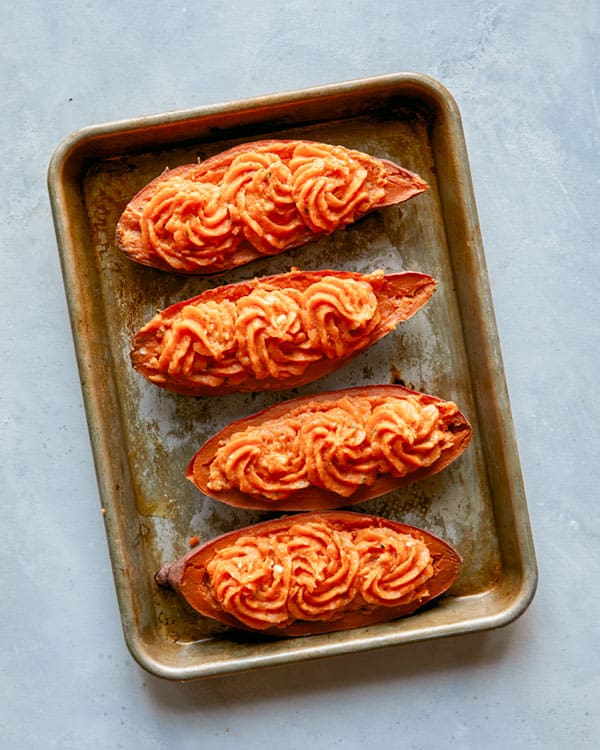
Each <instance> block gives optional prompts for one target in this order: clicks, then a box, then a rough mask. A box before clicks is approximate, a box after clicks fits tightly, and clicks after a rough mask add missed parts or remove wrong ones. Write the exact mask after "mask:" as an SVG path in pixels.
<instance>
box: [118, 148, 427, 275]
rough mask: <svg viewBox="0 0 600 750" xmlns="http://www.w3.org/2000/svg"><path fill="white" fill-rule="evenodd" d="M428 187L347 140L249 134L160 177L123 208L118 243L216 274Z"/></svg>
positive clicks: (134, 254) (171, 264)
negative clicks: (329, 141) (262, 138)
mask: <svg viewBox="0 0 600 750" xmlns="http://www.w3.org/2000/svg"><path fill="white" fill-rule="evenodd" d="M427 188H428V185H427V183H426V182H425V181H424V180H422V179H421V178H420V177H419V176H418V175H416V174H414V173H412V172H409V171H408V170H406V169H404V168H403V167H400V166H398V165H397V164H394V163H393V162H391V161H388V160H385V159H377V158H375V157H372V156H369V155H367V154H364V153H361V152H360V151H355V150H352V149H348V148H345V147H343V146H332V145H329V144H325V143H317V142H313V141H290V140H283V141H276V140H268V141H257V142H254V143H245V144H242V145H239V146H236V147H234V148H231V149H229V150H227V151H224V152H222V153H220V154H217V155H215V156H212V157H210V158H209V159H206V160H205V161H203V162H200V163H198V164H187V165H183V166H179V167H175V168H174V169H168V170H166V171H165V172H163V174H161V175H160V176H158V177H156V178H155V179H154V180H152V182H150V183H149V184H148V185H146V187H144V188H143V189H142V190H140V192H139V193H137V195H135V196H134V197H133V198H132V199H131V201H130V202H129V204H128V205H127V206H126V208H125V210H124V212H123V214H122V215H121V217H120V219H119V222H118V224H117V244H118V246H119V247H120V249H121V250H122V251H123V252H124V253H125V254H126V255H127V256H128V257H129V258H131V260H134V261H137V262H138V263H142V264H144V265H147V266H152V267H154V268H158V269H161V270H164V271H172V272H176V273H180V274H196V275H202V274H215V273H220V272H222V271H226V270H227V269H230V268H234V267H237V266H240V265H243V264H244V263H248V262H250V261H252V260H255V259H256V258H259V257H261V256H265V255H277V254H279V253H281V252H283V251H284V250H287V249H289V248H292V247H298V246H300V245H304V244H305V243H307V242H310V241H311V240H313V239H316V238H318V237H321V236H323V235H327V234H331V233H332V232H334V231H335V230H337V229H341V228H343V227H345V226H347V225H348V224H350V223H352V222H354V221H356V220H357V219H359V218H360V217H362V216H364V215H365V214H366V213H368V212H369V211H372V210H373V209H377V208H383V207H384V206H389V205H393V204H397V203H401V202H402V201H406V200H408V199H409V198H411V197H413V196H415V195H418V194H419V193H422V192H424V191H425V190H427Z"/></svg>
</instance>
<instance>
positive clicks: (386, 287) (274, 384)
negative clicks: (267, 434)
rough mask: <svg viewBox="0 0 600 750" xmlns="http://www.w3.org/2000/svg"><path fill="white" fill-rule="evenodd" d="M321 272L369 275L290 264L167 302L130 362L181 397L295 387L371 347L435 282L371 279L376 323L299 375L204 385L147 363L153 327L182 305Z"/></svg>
mask: <svg viewBox="0 0 600 750" xmlns="http://www.w3.org/2000/svg"><path fill="white" fill-rule="evenodd" d="M326 277H335V278H337V279H341V280H344V279H351V280H354V281H364V280H368V279H370V278H371V275H366V274H360V273H354V272H351V271H335V270H321V271H301V270H297V269H294V270H292V271H291V272H290V273H287V274H278V275H274V276H268V277H262V278H254V279H251V280H249V281H241V282H237V283H233V284H228V285H225V286H220V287H215V288H213V289H209V290H207V291H205V292H204V293H203V294H201V295H198V296H196V297H193V298H191V299H188V300H183V301H181V302H177V303H175V304H174V305H171V306H170V307H168V308H166V309H165V310H163V311H162V312H160V313H159V314H157V315H156V316H154V318H152V320H151V321H149V322H148V323H147V324H146V325H145V326H144V327H143V328H142V329H140V331H138V332H137V334H136V335H135V336H134V338H133V342H132V349H131V353H130V356H131V363H132V366H133V367H134V368H135V369H136V370H137V371H138V372H139V373H140V374H141V375H142V376H143V377H145V378H146V379H148V380H150V381H151V382H152V383H154V384H155V385H157V386H159V387H161V388H164V389H166V390H169V391H171V392H173V393H178V394H181V395H186V396H220V395H225V394H228V393H234V392H257V391H279V390H284V389H290V388H297V387H299V386H302V385H306V384H307V383H311V382H314V381H315V380H318V379H319V378H322V377H324V376H325V375H328V374H329V373H331V372H333V371H335V370H337V369H338V368H340V367H342V366H343V365H345V364H346V363H347V362H349V361H350V360H351V359H353V358H354V357H356V356H358V354H360V352H362V351H364V350H365V349H367V348H368V347H370V346H372V345H373V344H374V343H376V342H377V341H379V340H380V339H381V338H383V337H384V336H386V335H387V334H388V333H389V332H390V331H392V330H393V329H394V328H396V327H397V326H398V325H399V324H400V323H402V322H404V321H406V320H408V319H409V318H410V317H412V316H413V315H414V314H415V313H416V312H418V311H419V310H420V309H421V308H422V307H423V306H424V305H425V304H427V302H428V301H429V299H430V298H431V297H432V295H433V294H434V292H435V289H436V281H435V280H434V279H433V278H432V277H431V276H428V275H427V274H423V273H416V272H403V273H396V274H388V275H385V276H383V280H382V281H381V283H379V282H378V283H374V284H373V291H374V293H375V295H376V297H377V301H378V307H379V312H380V314H381V321H380V324H379V325H378V326H377V328H376V329H374V330H373V331H372V332H371V333H370V334H369V335H368V337H367V338H366V339H365V342H364V346H362V347H360V348H359V349H357V350H354V351H352V352H351V353H350V354H349V355H348V356H344V357H341V358H335V359H329V358H327V357H322V358H321V359H319V360H317V361H315V362H313V363H311V364H310V365H309V366H308V368H307V369H306V371H305V372H304V373H302V374H301V375H294V376H289V377H285V378H275V377H273V376H271V375H269V376H268V377H265V378H260V379H259V378H256V377H252V376H250V377H248V378H247V379H246V380H244V381H243V382H241V383H237V382H224V383H222V384H220V385H206V384H202V383H199V382H195V381H194V380H193V379H192V378H190V377H186V376H184V375H182V374H180V373H170V372H164V371H159V370H157V368H156V367H153V366H152V365H151V364H150V361H149V357H148V354H147V352H148V351H149V350H150V349H151V347H152V346H153V342H154V340H155V337H156V335H157V332H158V331H159V330H160V329H161V328H164V327H168V326H169V325H171V324H172V322H173V321H174V319H175V318H176V316H177V315H178V313H179V312H180V311H181V310H182V309H183V308H184V307H185V306H187V305H190V304H194V303H198V302H216V303H219V304H222V303H224V302H227V301H236V300H239V299H240V298H242V297H245V296H247V295H249V294H250V293H251V292H252V291H253V290H255V289H265V290H267V289H268V290H279V289H286V288H291V289H296V290H299V291H302V290H304V289H305V288H307V287H308V286H309V285H311V284H314V283H317V282H318V281H320V280H321V279H323V278H326Z"/></svg>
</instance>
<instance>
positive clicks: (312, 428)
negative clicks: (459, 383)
mask: <svg viewBox="0 0 600 750" xmlns="http://www.w3.org/2000/svg"><path fill="white" fill-rule="evenodd" d="M470 438H471V426H470V425H469V423H468V422H467V420H466V418H465V417H464V415H463V414H461V412H460V411H459V410H458V407H457V406H456V405H455V404H454V403H452V402H451V401H443V400H442V399H439V398H436V397H434V396H430V395H427V394H424V393H418V392H416V391H410V390H408V389H406V388H403V387H402V386H399V385H376V386H365V387H360V386H359V387H356V388H348V389H344V390H339V391H333V392H329V393H321V394H315V395H310V396H303V397H301V398H295V399H292V400H290V401H286V402H283V403H279V404H276V405H275V406H271V407H269V408H268V409H265V410H263V411H262V412H259V413H258V414H255V415H253V416H251V417H248V418H245V419H240V420H238V421H236V422H233V423H231V424H230V425H228V426H227V427H225V428H224V429H223V430H221V431H220V432H218V433H217V434H216V435H214V436H213V437H212V438H210V439H209V440H208V441H207V442H206V443H205V444H204V445H203V446H202V447H201V448H200V449H199V450H198V451H197V452H196V454H195V455H194V457H193V458H192V460H191V461H190V463H189V466H188V468H187V472H186V476H187V478H188V479H189V480H191V481H192V482H193V483H194V484H195V485H196V487H198V489H200V490H201V491H202V492H204V493H205V494H207V495H209V496H211V497H213V498H215V499H216V500H219V501H221V502H224V503H227V504H229V505H234V506H238V507H241V508H252V509H269V510H322V509H328V508H329V509H331V508H339V507H342V506H347V505H354V504H356V503H360V502H364V501H365V500H369V499H371V498H374V497H378V496H380V495H383V494H385V493H386V492H389V491H391V490H393V489H396V488H398V487H402V486H405V485H407V484H410V483H412V482H415V481H417V480H420V479H423V478H425V477H427V476H431V475H433V474H436V473H437V472H439V471H441V470H442V469H443V468H445V467H446V466H447V465H448V464H450V463H451V462H452V461H454V460H455V459H456V458H457V457H458V456H459V455H460V454H461V453H462V452H463V451H464V450H465V448H466V447H467V445H468V443H469V440H470Z"/></svg>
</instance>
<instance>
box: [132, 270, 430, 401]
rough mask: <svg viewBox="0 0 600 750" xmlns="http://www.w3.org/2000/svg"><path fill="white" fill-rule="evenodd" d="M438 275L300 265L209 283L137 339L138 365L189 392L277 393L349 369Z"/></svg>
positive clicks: (155, 379)
mask: <svg viewBox="0 0 600 750" xmlns="http://www.w3.org/2000/svg"><path fill="white" fill-rule="evenodd" d="M435 286H436V282H435V281H434V279H432V278H431V276H427V275H426V274H421V273H396V274H389V275H384V273H383V271H376V272H374V273H371V274H360V273H353V272H349V271H329V270H326V271H298V270H294V271H292V272H291V273H287V274H280V275H277V276H269V277H263V278H259V279H253V280H251V281H242V282H238V283H235V284H229V285H227V286H221V287H217V288H214V289H209V290H208V291H206V292H204V293H203V294H201V295H199V296H197V297H194V298H192V299H188V300H184V301H182V302H178V303H177V304H174V305H172V306H170V307H168V308H167V309H166V310H163V311H162V312H160V313H158V314H157V315H155V316H154V318H152V320H150V322H149V323H147V325H145V326H144V327H143V328H142V329H141V330H140V331H139V332H138V333H137V334H136V335H135V337H134V339H133V346H132V351H131V362H132V365H133V367H134V368H135V369H136V370H137V371H138V372H139V373H140V374H141V375H143V376H144V377H145V378H147V379H148V380H149V381H150V382H152V383H154V384H155V385H158V386H160V387H162V388H166V389H168V390H170V391H173V392H175V393H180V394H184V395H190V396H210V395H222V394H225V393H231V392H234V391H245V392H248V391H274V390H282V389H287V388H295V387H297V386H300V385H304V384H306V383H310V382H312V381H314V380H317V379H318V378H321V377H323V376H324V375H327V374H328V373H330V372H332V371H334V370H336V369H337V368H339V367H341V366H342V365H343V364H345V363H346V362H347V361H349V360H350V359H351V358H352V357H354V356H356V355H357V354H358V353H360V352H361V351H363V350H364V349H366V348H367V347H369V346H371V345H372V344H374V343H375V342H376V341H378V340H379V339H381V338H383V337H384V336H385V335H386V334H387V333H389V332H390V331H392V330H393V329H394V328H395V327H396V326H397V325H398V324H399V323H401V322H403V321H405V320H407V319H408V318H410V317H411V316H412V315H414V313H416V312H417V311H418V310H419V309H420V308H421V307H423V305H425V303H426V302H427V301H428V300H429V299H430V297H431V295H432V294H433V292H434V290H435Z"/></svg>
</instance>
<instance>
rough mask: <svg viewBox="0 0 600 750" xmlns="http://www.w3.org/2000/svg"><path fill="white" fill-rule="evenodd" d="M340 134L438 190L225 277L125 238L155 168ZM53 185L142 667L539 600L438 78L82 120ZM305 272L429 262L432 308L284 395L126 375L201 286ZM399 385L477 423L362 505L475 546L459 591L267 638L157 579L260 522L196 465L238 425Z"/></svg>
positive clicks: (362, 641)
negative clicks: (162, 317) (419, 604)
mask: <svg viewBox="0 0 600 750" xmlns="http://www.w3.org/2000/svg"><path fill="white" fill-rule="evenodd" d="M262 138H304V139H312V140H318V141H325V142H330V143H336V144H342V145H344V146H348V147H350V148H356V149H359V150H361V151H366V152H368V153H371V154H373V155H376V156H380V157H383V158H387V159H391V160H392V161H395V162H398V163H400V164H402V165H403V166H405V167H407V168H408V169H410V170H413V171H416V172H418V173H419V174H420V175H421V176H423V177H424V178H425V179H426V180H427V181H428V183H429V184H430V186H431V187H430V190H429V191H428V192H427V193H425V194H423V195H420V196H418V197H416V198H414V199H412V200H410V201H408V202H407V203H403V204H401V205H400V206H395V207H390V208H386V209H382V210H380V211H377V212H374V213H372V214H370V215H369V216H367V217H365V218H364V219H362V220H360V221H359V222H357V223H356V224H354V225H352V226H350V227H348V228H347V229H345V230H344V231H340V232H338V233H337V234H334V235H333V236H331V237H328V238H325V239H321V240H319V241H317V242H315V243H313V244H311V245H308V246H305V247H303V248H298V249H295V250H293V251H291V252H288V253H285V254H282V255H279V256H275V257H270V258H265V259H263V260H260V261H256V262H254V263H253V264H251V265H248V266H245V267H242V268H239V269H236V270H234V271H231V272H229V273H227V274H225V275H223V276H222V277H219V278H218V279H214V278H213V279H210V280H203V279H200V278H182V277H178V276H175V275H171V274H166V273H163V272H160V271H156V270H153V269H150V268H145V267H143V266H140V265H137V264H134V263H132V262H131V261H129V260H128V259H126V258H125V257H124V256H123V255H122V254H121V253H120V252H119V251H118V249H117V247H116V243H115V225H116V223H117V220H118V218H119V216H120V213H121V211H122V210H123V208H124V207H125V204H126V203H127V201H128V200H129V199H130V198H131V197H132V196H133V195H134V194H135V193H136V192H137V190H139V189H140V188H141V187H142V186H143V185H144V184H145V183H147V182H148V181H149V180H150V179H152V178H153V177H155V176H156V175H157V174H159V173H160V172H162V171H163V169H165V168H166V167H174V166H176V165H179V164H185V163H190V162H194V161H197V160H198V159H204V158H206V157H208V156H210V155H212V154H215V153H217V152H219V151H222V150H224V149H226V148H229V147H230V146H233V145H235V144H237V143H240V142H244V141H249V140H258V139H262ZM48 180H49V190H50V197H51V203H52V209H53V215H54V220H55V226H56V233H57V240H58V247H59V251H60V256H61V263H62V269H63V275H64V280H65V290H66V294H67V299H68V304H69V311H70V316H71V323H72V328H73V335H74V341H75V346H76V351H77V357H78V365H79V370H80V377H81V383H82V389H83V395H84V401H85V406H86V413H87V419H88V424H89V430H90V437H91V441H92V446H93V452H94V460H95V465H96V472H97V477H98V485H99V491H100V497H101V502H102V507H103V509H104V519H105V524H106V532H107V539H108V544H109V549H110V554H111V561H112V566H113V572H114V577H115V584H116V590H117V594H118V601H119V607H120V613H121V618H122V622H123V630H124V634H125V638H126V641H127V644H128V646H129V648H130V650H131V653H132V654H133V656H134V657H135V658H136V659H137V661H138V662H139V663H140V664H141V665H142V666H143V667H144V668H146V669H148V670H149V671H150V672H153V673H154V674H157V675H159V676H162V677H165V678H169V679H177V680H184V679H192V678H197V677H202V676H207V675H213V674H218V673H223V672H231V671H238V670H246V669H251V668H255V667H260V666H266V665H272V664H278V663H285V662H293V661H296V660H301V659H307V658H316V657H320V656H328V655H333V654H341V653H346V652H355V651H360V650H365V649H370V648H376V647H383V646H391V645H394V644H399V643H407V642H410V641H417V640H423V639H427V638H435V637H440V636H444V635H451V634H454V635H455V634H458V633H464V632H472V631H475V630H481V629H486V628H492V627H498V626H500V625H505V624H507V623H509V622H511V621H512V620H513V619H514V618H516V617H517V616H518V615H519V614H521V613H522V612H523V611H524V609H525V608H526V607H527V605H528V603H529V602H530V600H531V598H532V596H533V594H534V591H535V586H536V580H537V572H536V564H535V556H534V550H533V544H532V539H531V532H530V527H529V520H528V515H527V508H526V499H525V494H524V489H523V482H522V477H521V471H520V466H519V459H518V453H517V447H516V444H515V437H514V432H513V425H512V419H511V413H510V405H509V400H508V395H507V389H506V383H505V380H504V373H503V369H502V360H501V353H500V349H499V344H498V337H497V332H496V327H495V321H494V315H493V308H492V303H491V297H490V292H489V285H488V278H487V272H486V267H485V258H484V253H483V248H482V243H481V237H480V233H479V227H478V221H477V214H476V208H475V201H474V197H473V191H472V184H471V179H470V173H469V167H468V160H467V153H466V149H465V144H464V139H463V132H462V127H461V121H460V115H459V112H458V110H457V107H456V104H455V102H454V100H453V99H452V97H451V96H450V94H449V93H448V92H447V91H446V90H445V89H444V88H443V87H442V86H441V85H440V84H438V83H437V82H436V81H433V80H432V79H430V78H428V77H425V76H422V75H417V74H400V75H394V76H385V77H381V78H372V79H366V80H361V81H353V82H348V83H343V84H339V85H333V86H327V87H324V88H321V89H319V90H304V91H299V92H292V93H287V94H281V95H274V96H269V97H264V98H260V99H255V100H250V101H248V100H247V101H241V102H233V103H230V104H225V105H222V106H211V107H207V108H200V109H194V110H190V111H185V112H175V113H168V114H165V115H157V116H154V117H148V118H143V119H136V120H133V121H123V122H118V123H112V124H108V125H102V126H95V127H90V128H86V129H84V130H81V131H78V132H76V133H74V134H72V135H71V136H69V137H68V138H67V139H65V141H63V143H61V144H60V145H59V147H58V148H57V150H56V152H55V154H54V155H53V158H52V161H51V164H50V169H49V175H48ZM292 266H295V267H299V268H302V269H306V270H309V269H321V268H334V269H344V270H352V271H360V272H369V271H372V270H375V269H377V268H382V269H383V270H384V271H386V272H389V273H392V272H397V271H401V270H410V271H422V272H425V273H428V274H431V275H432V276H434V277H435V278H436V279H437V281H438V289H437V291H436V294H435V295H434V297H433V299H432V300H431V301H430V302H429V303H428V305H427V306H426V307H425V308H423V309H422V310H421V311H419V312H418V313H417V314H416V315H415V316H414V318H412V319H410V320H409V321H407V322H405V323H404V324H402V325H401V326H399V328H398V329H397V330H396V331H394V332H393V333H391V334H389V335H388V336H387V337H386V338H385V339H383V340H382V341H380V342H378V343H377V344H376V345H375V346H374V347H373V348H371V349H370V350H368V351H367V352H364V353H362V354H361V355H360V356H359V357H357V358H356V359H355V360H354V361H353V362H351V363H350V364H348V365H347V366H345V367H344V368H342V369H341V370H339V371H338V372H336V373H334V374H332V375H330V376H328V377H326V378H323V379H322V380H320V381H318V382H317V383H313V384H311V385H308V386H304V387H303V388H300V389H294V390H293V391H285V392H281V393H278V394H273V393H270V394H234V395H229V396H222V397H214V398H189V397H185V396H179V395H175V394H171V393H168V392H166V391H164V390H161V389H159V388H157V387H155V386H153V385H151V384H150V383H148V382H147V381H145V380H144V379H142V378H141V377H140V376H139V375H138V374H137V373H136V372H134V371H133V369H132V368H131V365H130V362H129V350H130V346H131V338H132V336H133V334H134V333H135V332H136V331H137V330H138V329H139V328H140V327H141V326H142V325H143V324H144V323H146V322H147V321H148V320H149V319H150V318H151V317H152V316H153V315H154V313H155V311H156V310H157V309H161V308H164V307H166V306H168V305H170V304H172V303H174V302H176V301H178V300H181V299H185V298H187V297H191V296H194V295H196V294H199V293H201V292H202V291H204V290H205V289H207V288H209V287H212V286H215V285H220V284H223V283H228V282H232V281H237V280H241V279H245V278H248V277H250V276H259V275H266V274H273V273H283V272H286V271H288V270H289V269H290V268H291V267H292ZM389 382H400V383H402V384H404V385H406V386H408V387H411V388H414V389H416V390H421V391H425V392H428V393H432V394H434V395H436V396H440V397H442V398H445V399H450V400H453V401H455V402H456V403H457V404H458V405H459V407H460V408H461V410H462V411H463V412H464V413H465V414H466V415H467V417H468V418H469V420H470V421H471V423H472V425H473V432H474V436H473V440H472V442H471V445H470V446H469V448H468V450H467V451H466V453H465V454H464V455H463V456H461V457H460V458H459V459H458V460H457V461H456V462H455V463H454V464H452V465H451V466H450V467H449V468H447V469H446V470H445V471H444V472H442V473H441V474H439V475H437V476H435V477H432V478H430V479H427V480H425V481H423V482H420V483H418V484H415V485H413V486H411V487H409V488H406V489H403V490H398V491H396V492H392V493H390V494H388V495H386V496H384V497H382V498H380V499H376V500H371V501H369V502H367V503H364V504H363V505H362V506H355V507H354V510H359V511H361V510H362V511H364V512H368V513H374V514H378V515H383V516H386V517H389V518H392V519H395V520H398V521H401V522H403V523H409V524H413V525H416V526H420V527H422V528H424V529H427V530H428V531H431V532H433V533H435V534H438V535H439V536H441V537H443V538H444V539H446V540H447V541H448V542H450V543H451V544H452V545H453V546H455V547H456V548H457V549H458V550H459V552H460V553H461V555H462V556H463V558H464V565H463V569H462V571H461V574H460V576H459V578H458V580H457V581H456V583H455V585H454V586H453V587H452V589H451V590H450V592H449V594H448V595H447V596H445V597H444V598H443V599H441V600H440V601H439V602H438V603H437V604H436V605H435V606H432V607H428V608H426V609H424V610H423V611H421V612H418V613H417V614H415V615H412V616H411V617H408V618H404V619H401V620H397V621H395V622H391V623H386V624H383V625H377V626H373V627H368V628H360V629H356V630H352V631H348V632H343V633H333V634H327V635H315V636H310V637H304V638H294V639H281V640H267V639H264V638H261V637H260V636H254V635H247V634H240V633H231V632H228V631H227V630H226V629H225V628H223V627H221V626H220V625H216V624H214V623H212V622H211V621H209V620H207V619H205V618H203V617H200V616H198V615H196V614H194V613H193V612H191V611H190V610H189V609H188V608H187V607H186V605H184V604H182V603H181V602H180V601H179V600H178V599H177V597H176V596H175V595H174V594H172V593H171V592H168V591H165V590H163V589H160V588H158V587H157V586H156V584H155V582H154V573H155V572H156V571H157V570H158V569H159V568H160V567H161V566H162V565H164V564H165V563H167V562H171V561H172V560H174V559H176V558H178V557H180V556H181V555H183V554H184V553H185V552H186V551H187V549H188V539H189V538H190V537H192V536H198V537H199V538H200V540H201V541H204V540H207V539H211V538H213V537H214V536H217V535H218V534H220V533H222V532H224V531H228V530H231V529H234V528H239V527H241V526H245V525H247V524H249V523H253V522H255V521H259V520H262V519H264V518H265V517H268V516H269V514H266V513H260V512H249V511H244V510H241V509H234V508H231V507H229V506H223V505H221V504H219V503H217V502H216V501H214V500H212V499H211V498H208V497H205V496H204V495H202V494H201V493H200V492H198V490H196V489H195V488H194V487H193V485H191V483H189V482H187V481H186V480H185V478H184V473H185V468H186V466H187V463H188V461H189V459H190V458H191V456H192V455H193V453H194V452H195V451H196V449H197V448H198V447H199V446H200V444H201V443H202V442H204V440H205V439H206V438H207V437H209V436H210V435H212V434H213V433H214V432H215V431H217V430H218V429H220V428H221V427H223V426H225V424H227V423H228V422H229V421H231V420H233V419H237V418H239V417H242V416H245V415H248V414H251V413H253V412H255V411H258V410H259V409H261V408H264V407H266V406H268V405H270V404H272V403H274V402H275V401H278V400H281V399H283V398H288V397H291V396H296V395H302V394H305V393H310V392H317V391H323V390H331V389H335V388H342V387H348V386H351V385H363V384H371V383H389Z"/></svg>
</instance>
